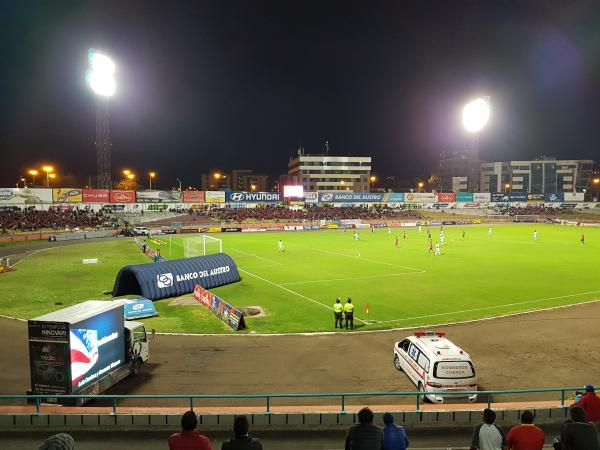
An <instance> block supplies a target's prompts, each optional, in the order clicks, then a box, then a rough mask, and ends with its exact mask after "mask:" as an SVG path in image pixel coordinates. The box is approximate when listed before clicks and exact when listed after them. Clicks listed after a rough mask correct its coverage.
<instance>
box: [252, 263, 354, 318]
mask: <svg viewBox="0 0 600 450" xmlns="http://www.w3.org/2000/svg"><path fill="white" fill-rule="evenodd" d="M240 271H242V272H244V273H247V274H248V275H250V276H253V277H254V278H258V279H259V280H261V281H264V282H265V283H269V284H272V285H273V286H276V287H278V288H279V289H283V290H284V291H286V292H289V293H290V294H294V295H297V296H298V297H301V298H303V299H305V300H308V301H309V302H313V303H316V304H317V305H319V306H321V307H323V308H325V309H327V310H329V311H333V310H332V308H330V307H329V306H327V305H324V304H323V303H321V302H320V301H318V300H315V299H314V298H310V297H307V296H306V295H304V294H301V293H299V292H296V291H292V290H291V289H288V288H286V287H285V286H282V285H281V284H277V283H275V282H273V281H271V280H267V279H266V278H263V277H259V276H258V275H255V274H253V273H252V272H248V271H247V270H244V269H240ZM356 320H357V321H359V322H362V323H365V321H364V320H361V319H359V318H358V317H357V318H356Z"/></svg>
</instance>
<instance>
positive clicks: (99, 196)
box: [83, 189, 110, 203]
mask: <svg viewBox="0 0 600 450" xmlns="http://www.w3.org/2000/svg"><path fill="white" fill-rule="evenodd" d="M109 192H110V191H109V190H108V189H84V190H83V202H84V203H108V202H109V201H110V195H109Z"/></svg>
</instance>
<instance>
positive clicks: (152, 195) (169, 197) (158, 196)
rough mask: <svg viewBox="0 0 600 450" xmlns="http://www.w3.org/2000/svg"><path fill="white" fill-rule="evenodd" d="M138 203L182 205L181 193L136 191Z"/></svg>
mask: <svg viewBox="0 0 600 450" xmlns="http://www.w3.org/2000/svg"><path fill="white" fill-rule="evenodd" d="M135 197H136V200H137V202H138V203H180V202H181V191H136V192H135Z"/></svg>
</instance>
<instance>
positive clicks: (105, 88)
mask: <svg viewBox="0 0 600 450" xmlns="http://www.w3.org/2000/svg"><path fill="white" fill-rule="evenodd" d="M88 57H89V61H90V70H89V71H88V72H87V81H88V83H89V85H90V87H91V88H92V90H93V91H94V92H95V93H96V94H98V95H101V96H102V97H112V96H113V95H114V93H115V89H116V82H115V78H114V74H115V65H114V63H113V62H112V60H111V59H110V58H109V57H108V56H106V55H103V54H102V53H97V52H95V51H93V50H90V52H89V55H88Z"/></svg>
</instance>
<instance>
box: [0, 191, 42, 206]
mask: <svg viewBox="0 0 600 450" xmlns="http://www.w3.org/2000/svg"><path fill="white" fill-rule="evenodd" d="M41 203H52V189H37V188H34V189H30V188H22V189H21V188H2V189H0V205H34V204H41Z"/></svg>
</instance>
